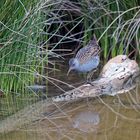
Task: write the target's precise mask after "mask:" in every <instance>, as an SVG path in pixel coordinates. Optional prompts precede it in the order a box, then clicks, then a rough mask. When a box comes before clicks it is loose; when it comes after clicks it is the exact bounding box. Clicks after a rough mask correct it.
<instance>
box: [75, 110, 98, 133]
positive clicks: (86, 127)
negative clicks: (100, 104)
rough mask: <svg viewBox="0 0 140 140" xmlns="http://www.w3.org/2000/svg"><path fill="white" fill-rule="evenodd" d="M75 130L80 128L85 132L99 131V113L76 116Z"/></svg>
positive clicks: (90, 112) (88, 112)
mask: <svg viewBox="0 0 140 140" xmlns="http://www.w3.org/2000/svg"><path fill="white" fill-rule="evenodd" d="M73 121H74V124H73V127H74V128H78V129H79V130H81V131H84V132H93V131H96V130H97V127H98V124H99V123H100V117H99V113H97V112H92V111H84V112H81V113H79V114H77V115H76V116H75V118H74V119H73Z"/></svg>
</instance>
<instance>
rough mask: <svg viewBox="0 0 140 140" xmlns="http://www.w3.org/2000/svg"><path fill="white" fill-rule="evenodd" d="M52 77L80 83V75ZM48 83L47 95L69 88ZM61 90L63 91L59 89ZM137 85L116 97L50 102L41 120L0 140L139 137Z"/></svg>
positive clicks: (124, 139)
mask: <svg viewBox="0 0 140 140" xmlns="http://www.w3.org/2000/svg"><path fill="white" fill-rule="evenodd" d="M54 77H55V78H57V79H59V80H62V81H67V83H69V84H70V83H72V84H73V86H78V85H80V84H81V83H83V82H84V80H83V78H82V76H81V75H76V74H75V73H71V74H70V76H69V77H68V78H67V77H66V72H65V71H64V72H63V73H62V72H58V73H57V75H56V74H55V73H54ZM56 84H57V85H58V86H59V87H61V88H59V89H58V88H56V87H55V88H54V86H53V85H52V84H51V85H49V94H50V96H53V95H56V94H58V93H63V92H64V91H65V90H68V89H71V88H70V87H69V88H68V87H67V86H66V85H64V84H62V83H58V82H57V83H56ZM62 89H63V90H64V91H63V90H62ZM139 91H140V90H139V88H137V89H136V90H133V91H132V92H131V93H126V94H122V95H119V96H114V97H109V96H103V97H101V98H94V99H84V100H80V101H77V102H71V103H61V104H54V105H53V106H52V107H51V109H50V111H49V112H45V114H46V116H45V118H43V119H42V120H39V121H34V122H32V123H31V124H29V125H26V126H23V127H22V128H20V129H19V130H17V131H13V132H10V133H8V134H2V135H0V140H19V139H20V140H139V138H140V95H139Z"/></svg>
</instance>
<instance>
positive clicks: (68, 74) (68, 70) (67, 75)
mask: <svg viewBox="0 0 140 140" xmlns="http://www.w3.org/2000/svg"><path fill="white" fill-rule="evenodd" d="M71 70H72V68H69V70H68V72H67V76H68V75H69V73H70V71H71Z"/></svg>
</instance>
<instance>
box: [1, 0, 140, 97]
mask: <svg viewBox="0 0 140 140" xmlns="http://www.w3.org/2000/svg"><path fill="white" fill-rule="evenodd" d="M0 5H1V6H0V89H1V91H2V92H3V93H4V94H5V95H7V96H9V94H10V95H11V94H13V93H14V95H16V96H19V95H22V93H28V91H27V90H26V89H27V86H29V85H32V84H34V83H35V80H36V76H39V79H42V78H45V80H47V81H49V80H50V79H49V77H48V76H47V72H48V71H46V74H45V76H44V67H45V66H48V64H49V63H51V64H53V63H52V62H51V58H52V57H58V58H60V59H61V58H62V56H61V53H59V54H58V53H56V52H58V49H59V51H60V52H62V51H65V50H66V49H68V48H70V49H72V50H77V48H78V47H79V46H84V45H85V44H86V43H87V42H88V41H89V40H90V39H91V38H92V36H93V34H96V36H97V38H98V41H99V43H100V45H101V47H102V50H103V51H102V58H103V60H107V59H108V58H109V57H113V56H116V55H118V54H130V55H131V57H135V58H139V53H140V41H139V38H140V33H139V26H140V17H139V15H140V6H139V1H138V0H133V1H129V0H122V1H118V0H105V1H103V0H88V1H87V0H40V1H39V0H32V1H30V0H22V1H21V0H12V1H11V0H6V1H5V0H1V1H0ZM71 44H72V45H73V44H74V46H76V47H72V48H71ZM67 46H68V47H67ZM44 54H45V55H44ZM53 65H54V64H53ZM46 69H48V67H47V68H46ZM7 99H8V98H7Z"/></svg>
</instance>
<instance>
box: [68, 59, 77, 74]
mask: <svg viewBox="0 0 140 140" xmlns="http://www.w3.org/2000/svg"><path fill="white" fill-rule="evenodd" d="M78 67H79V62H78V60H77V59H76V58H71V59H70V60H69V70H68V72H67V75H69V73H70V71H71V70H76V69H77V68H78Z"/></svg>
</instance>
